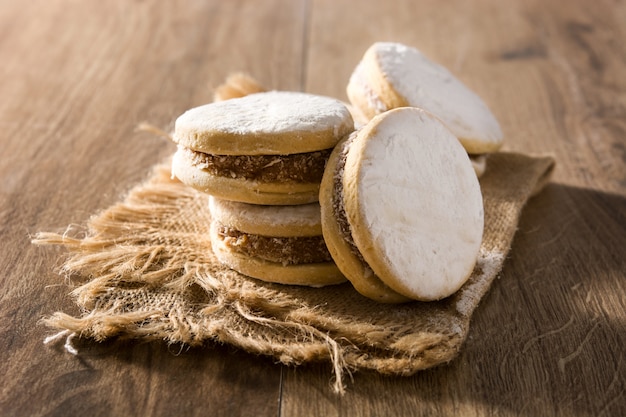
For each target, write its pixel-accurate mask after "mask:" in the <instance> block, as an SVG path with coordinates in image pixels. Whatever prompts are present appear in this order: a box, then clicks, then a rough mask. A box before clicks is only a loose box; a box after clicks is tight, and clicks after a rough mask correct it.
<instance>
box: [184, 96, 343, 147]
mask: <svg viewBox="0 0 626 417" xmlns="http://www.w3.org/2000/svg"><path fill="white" fill-rule="evenodd" d="M353 129H354V122H353V120H352V116H351V115H350V112H349V111H348V109H347V108H346V106H345V105H344V104H343V103H342V102H341V101H340V100H337V99H334V98H331V97H326V96H320V95H315V94H307V93H299V92H290V91H269V92H263V93H256V94H250V95H247V96H245V97H241V98H235V99H231V100H224V101H219V102H214V103H210V104H206V105H203V106H199V107H195V108H193V109H190V110H187V111H186V112H185V113H183V114H182V115H181V116H180V117H178V119H177V120H176V123H175V127H174V137H173V139H174V141H175V142H176V143H179V144H181V145H183V146H186V147H189V148H191V149H193V150H197V151H203V152H206V153H211V154H217V155H237V154H252V155H260V154H290V153H302V152H311V151H316V150H321V149H327V148H331V147H333V146H334V145H335V144H336V143H337V142H338V141H339V139H341V137H343V136H344V135H345V134H347V133H349V132H350V131H352V130H353Z"/></svg>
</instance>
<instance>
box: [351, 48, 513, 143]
mask: <svg viewBox="0 0 626 417" xmlns="http://www.w3.org/2000/svg"><path fill="white" fill-rule="evenodd" d="M347 94H348V97H349V99H350V102H351V103H352V105H353V106H354V107H355V108H356V109H358V111H359V113H360V114H362V115H363V116H364V118H365V120H369V119H371V118H372V117H374V116H375V115H377V114H380V113H383V112H385V111H387V110H390V109H394V108H397V107H407V106H409V107H417V108H420V109H424V110H426V111H428V112H430V113H432V114H433V115H435V116H437V117H438V118H439V119H441V121H442V122H443V123H444V124H445V125H446V126H447V127H448V128H449V129H450V131H451V132H452V133H453V134H454V135H456V137H457V138H458V139H459V141H460V142H461V143H462V144H463V147H464V148H465V150H466V151H467V152H468V153H469V154H472V155H477V154H485V153H491V152H495V151H497V150H498V149H499V148H500V147H501V145H502V141H503V135H502V130H501V128H500V124H499V123H498V121H497V120H496V118H495V116H494V115H493V113H492V112H491V111H490V110H489V108H488V107H487V105H486V104H485V102H484V101H483V100H482V99H481V98H480V97H479V96H478V95H477V94H475V93H474V92H473V91H471V90H470V89H469V88H468V87H467V86H465V85H464V84H463V83H462V82H461V81H460V80H458V79H457V78H456V77H455V76H454V75H453V74H452V73H451V72H450V71H448V70H447V69H446V68H445V67H443V66H441V65H439V64H436V63H434V62H432V61H431V60H429V59H428V58H427V57H426V56H424V55H423V54H422V53H421V52H420V51H418V50H417V49H415V48H412V47H409V46H406V45H403V44H400V43H394V42H377V43H374V44H373V45H372V46H370V47H369V49H368V50H367V51H366V52H365V54H364V55H363V58H362V59H361V61H360V62H359V64H358V65H357V66H356V68H355V69H354V71H353V73H352V75H351V77H350V81H349V83H348V86H347Z"/></svg>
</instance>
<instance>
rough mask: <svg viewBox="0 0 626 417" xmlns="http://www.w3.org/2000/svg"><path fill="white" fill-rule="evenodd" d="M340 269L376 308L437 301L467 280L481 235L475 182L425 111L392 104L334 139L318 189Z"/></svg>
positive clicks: (449, 138)
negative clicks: (343, 136) (378, 303)
mask: <svg viewBox="0 0 626 417" xmlns="http://www.w3.org/2000/svg"><path fill="white" fill-rule="evenodd" d="M320 205H321V209H322V230H323V234H324V238H325V239H326V244H327V246H328V249H329V251H330V253H331V255H332V256H333V259H334V260H335V262H336V264H337V266H338V267H339V269H340V270H341V271H342V272H343V273H344V275H345V276H346V277H347V278H348V279H349V280H350V281H351V282H352V284H353V285H354V287H355V289H356V290H357V291H359V292H360V293H361V294H363V295H365V296H367V297H369V298H372V299H374V300H378V301H381V302H388V303H397V302H404V301H408V300H423V301H430V300H438V299H441V298H444V297H447V296H449V295H451V294H453V293H454V292H456V291H457V290H458V289H459V288H460V287H461V285H463V283H464V282H465V281H466V280H467V279H468V278H469V276H470V274H471V272H472V270H473V268H474V265H475V263H476V260H477V257H478V251H479V248H480V244H481V240H482V232H483V222H484V220H483V202H482V194H481V190H480V185H479V183H478V179H477V177H476V175H475V174H474V171H473V169H472V164H471V163H470V160H469V158H468V155H467V153H466V152H465V151H464V149H463V147H462V146H461V145H460V143H459V141H458V140H457V139H456V137H455V136H454V135H453V134H452V133H451V132H450V131H449V130H448V129H447V128H446V127H445V126H444V125H443V124H442V123H441V122H440V121H439V120H438V119H437V118H435V117H434V116H432V115H431V114H430V113H428V112H425V111H423V110H420V109H417V108H409V107H406V108H398V109H395V110H391V111H388V112H385V113H383V114H381V115H379V116H376V117H374V118H373V119H372V120H371V121H370V122H369V123H368V124H367V125H365V126H364V127H363V128H362V129H361V130H359V131H357V132H354V133H353V134H352V135H350V136H349V137H348V138H346V139H344V140H343V141H342V142H340V143H339V144H338V145H337V147H336V148H335V150H334V151H333V154H332V155H331V157H330V159H329V162H328V165H327V167H326V171H325V173H324V177H323V180H322V185H321V190H320Z"/></svg>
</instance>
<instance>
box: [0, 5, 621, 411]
mask: <svg viewBox="0 0 626 417" xmlns="http://www.w3.org/2000/svg"><path fill="white" fill-rule="evenodd" d="M623 22H626V3H624V2H622V1H617V0H597V1H594V2H588V1H586V0H575V1H567V2H566V1H559V0H549V1H540V0H530V1H522V0H519V1H510V2H506V5H504V3H502V2H498V1H489V0H473V1H471V2H468V1H461V0H455V1H448V2H437V1H431V0H420V1H417V2H416V1H411V0H389V1H385V2H356V1H349V0H333V1H329V0H309V1H307V0H298V1H296V0H293V1H292V0H262V1H244V0H237V1H228V2H222V1H219V0H207V1H201V0H195V1H170V2H151V1H134V2H129V1H121V0H120V1H117V0H114V1H107V2H98V1H81V2H77V1H70V0H55V1H45V0H35V1H31V2H16V1H10V0H4V1H0V57H2V59H1V60H0V71H2V77H0V97H2V100H0V127H1V129H0V149H1V158H0V178H1V179H2V181H0V239H1V240H0V241H2V245H0V271H1V273H0V351H2V352H3V356H2V359H3V360H2V361H0V376H1V377H2V381H3V383H2V388H0V414H1V415H3V416H4V415H6V416H22V415H29V416H38V415H39V416H43V415H46V416H57V415H58V416H61V415H63V416H69V415H84V414H89V415H103V416H105V415H107V416H109V415H149V416H159V415H173V414H178V415H207V414H208V415H231V416H237V415H241V416H245V415H255V416H258V415H264V416H266V415H270V416H274V415H280V416H308V415H325V416H348V415H349V416H379V415H397V416H401V415H412V416H422V415H423V416H426V415H468V416H487V415H498V416H500V415H504V416H514V415H516V416H517V415H522V416H534V415H543V416H614V415H626V382H625V381H626V354H625V350H624V346H625V345H626V280H625V278H626V78H625V77H624V74H625V73H626V28H625V27H624V24H623ZM378 40H395V41H400V42H405V43H408V44H412V45H414V46H416V47H418V48H420V49H421V50H423V52H424V53H426V54H427V55H428V56H430V57H431V58H432V59H434V60H436V61H438V62H440V63H441V64H443V65H445V66H447V67H448V68H450V69H451V70H452V71H453V72H454V73H455V74H457V75H458V76H459V78H461V79H462V80H463V81H464V82H466V84H468V85H469V86H471V87H472V88H474V89H475V90H476V91H477V92H478V93H479V94H480V95H481V96H483V97H484V98H485V100H486V101H487V102H488V103H489V105H490V106H491V107H492V108H493V110H494V112H495V113H496V115H497V117H498V118H499V120H500V121H501V123H502V126H503V130H504V132H505V135H506V138H507V143H506V149H509V150H516V151H521V152H526V153H549V154H552V155H554V156H555V158H556V160H557V169H556V171H555V173H554V179H553V183H552V184H550V185H549V186H548V187H547V188H546V189H545V190H544V192H542V193H541V194H540V195H538V196H536V197H535V198H534V199H533V200H531V201H530V202H529V204H528V206H527V208H526V210H525V212H524V214H523V217H522V221H521V223H520V226H519V231H518V233H517V236H516V239H515V241H514V245H513V248H512V251H511V256H510V258H509V259H508V260H507V262H506V264H505V268H504V270H503V272H502V274H501V277H500V279H499V280H498V281H497V282H496V283H495V285H494V286H493V288H492V290H491V291H490V293H489V294H488V296H487V297H486V299H484V300H483V302H482V305H481V306H480V308H479V309H478V311H477V313H476V315H475V316H474V318H473V321H472V328H471V333H470V336H469V339H468V340H467V342H466V344H465V346H464V348H463V350H462V351H461V352H460V356H459V357H458V358H457V359H456V360H454V361H453V362H452V363H450V364H448V365H446V366H441V367H439V368H436V369H432V370H429V371H426V372H421V373H419V374H417V375H415V376H412V377H406V378H391V377H383V376H380V375H377V374H372V373H359V374H355V375H354V377H353V378H354V379H353V381H351V382H350V383H349V386H348V393H347V394H346V395H345V396H344V397H343V398H340V397H337V396H335V395H334V394H332V393H331V389H330V385H331V381H330V379H331V370H330V367H329V366H328V365H325V364H319V365H307V366H303V367H301V368H295V369H294V368H286V367H282V366H279V365H275V364H273V363H272V362H271V361H270V360H268V359H264V358H258V357H255V356H251V355H247V354H245V353H244V352H237V351H233V350H232V349H230V348H228V347H224V346H215V345H211V344H209V345H208V346H207V347H206V348H203V349H192V350H185V349H183V350H180V347H178V346H169V347H168V346H165V345H162V344H139V345H138V344H136V343H132V342H129V341H127V342H124V341H113V342H106V343H103V344H95V343H92V342H89V341H78V342H76V346H77V347H78V348H79V350H80V355H79V356H78V357H73V356H71V355H69V354H67V353H66V352H64V351H63V349H62V346H52V347H50V346H44V345H43V343H42V341H43V339H44V338H45V336H46V335H48V334H49V331H48V330H47V329H45V328H44V327H43V326H42V325H40V324H39V320H40V319H41V318H42V317H44V316H46V315H48V314H51V313H52V312H54V311H57V310H63V311H66V312H74V313H78V311H76V307H75V306H74V304H73V303H72V300H71V298H70V297H68V296H67V293H68V286H67V285H66V279H69V277H68V278H64V277H61V276H59V275H58V274H57V271H56V270H55V269H56V268H57V267H58V266H59V264H60V261H59V258H60V257H61V256H62V253H61V252H60V251H59V250H55V249H50V248H47V249H45V250H44V249H41V248H36V247H33V246H32V245H31V244H30V236H31V235H32V234H33V233H35V232H38V231H42V230H45V231H63V230H64V229H65V228H66V226H67V225H73V226H72V227H73V228H76V229H78V230H80V227H81V226H80V225H81V224H83V223H84V221H85V220H86V219H87V218H88V217H89V216H90V215H92V214H93V213H95V212H97V211H98V210H101V209H104V208H105V207H107V206H108V205H110V204H112V203H113V202H115V201H117V200H119V198H120V196H122V195H123V194H124V193H125V192H126V191H127V190H128V189H129V188H130V187H132V186H133V185H134V184H136V183H137V182H138V181H140V180H141V179H143V178H144V177H145V176H147V175H148V171H149V168H150V167H151V166H152V165H153V164H155V163H157V162H159V161H161V160H163V159H164V158H165V157H167V156H168V155H170V154H171V152H172V151H173V149H174V148H173V145H172V144H170V143H168V142H167V141H165V140H162V139H159V138H157V137H154V136H152V135H150V134H147V133H143V132H137V131H136V127H137V125H138V124H139V123H141V122H149V123H151V124H153V125H156V126H158V127H161V128H163V129H165V130H169V129H171V128H172V121H173V120H174V119H175V117H177V116H178V115H179V114H180V113H182V112H183V111H184V110H186V109H187V108H189V107H192V106H195V105H198V104H201V103H204V102H207V101H209V100H210V99H211V95H212V89H213V88H214V87H215V86H216V85H217V84H218V83H220V82H222V81H223V79H224V78H225V77H226V75H227V74H229V73H231V72H233V71H245V72H248V73H250V74H252V75H253V76H254V77H256V78H257V79H259V81H260V82H261V83H263V84H264V85H266V86H268V87H270V88H276V89H285V90H306V91H310V92H315V93H320V94H327V95H331V96H335V97H338V98H342V99H345V98H346V96H345V85H346V84H347V81H348V78H349V76H350V73H351V71H352V69H353V68H354V66H355V65H356V63H357V62H358V60H359V58H360V56H361V55H362V53H363V52H364V51H365V49H366V48H367V47H368V46H369V45H370V44H371V43H372V42H374V41H378Z"/></svg>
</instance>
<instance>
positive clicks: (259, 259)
mask: <svg viewBox="0 0 626 417" xmlns="http://www.w3.org/2000/svg"><path fill="white" fill-rule="evenodd" d="M209 201H210V203H209V208H210V211H211V216H212V218H213V221H212V223H211V244H212V247H213V252H214V253H215V255H216V256H217V258H218V259H219V261H220V262H222V263H223V264H225V265H227V266H228V267H230V268H231V269H234V270H236V271H238V272H240V273H242V274H244V275H247V276H250V277H253V278H258V279H261V280H264V281H268V282H275V283H281V284H294V285H307V286H313V287H321V286H325V285H332V284H338V283H341V282H344V281H345V280H346V279H345V277H344V276H343V275H342V274H341V272H340V271H339V269H338V268H337V266H336V265H335V263H334V262H333V260H332V257H331V256H330V253H329V252H328V249H327V248H326V244H325V242H324V238H323V236H322V226H321V218H320V206H319V204H318V203H311V204H301V205H295V206H261V205H253V204H246V203H240V202H235V201H227V200H221V199H217V198H215V197H210V200H209Z"/></svg>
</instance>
